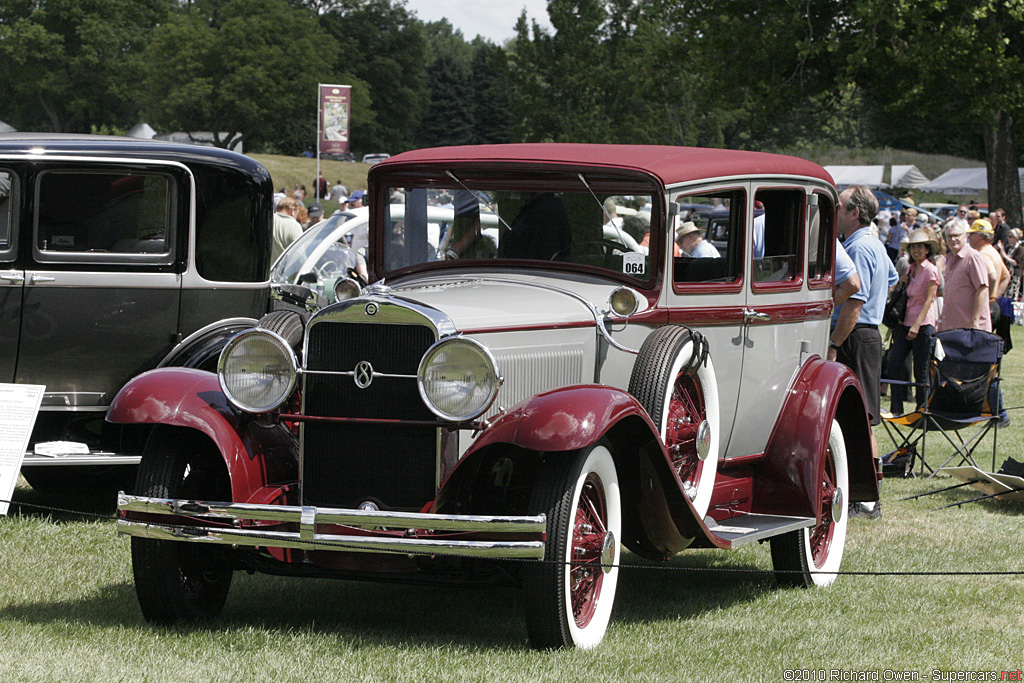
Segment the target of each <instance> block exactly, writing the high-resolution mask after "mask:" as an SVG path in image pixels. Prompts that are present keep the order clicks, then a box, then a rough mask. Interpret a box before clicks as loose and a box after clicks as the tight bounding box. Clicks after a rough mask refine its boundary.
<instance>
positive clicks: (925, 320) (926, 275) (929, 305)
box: [886, 230, 939, 415]
mask: <svg viewBox="0 0 1024 683" xmlns="http://www.w3.org/2000/svg"><path fill="white" fill-rule="evenodd" d="M906 246H907V251H908V252H909V253H910V268H909V269H908V271H907V275H906V282H907V313H906V316H905V317H904V318H903V321H902V323H901V324H900V325H899V327H897V328H896V329H895V330H893V339H892V347H891V348H890V349H889V364H888V367H887V368H886V376H887V377H888V378H890V379H903V378H904V377H903V375H904V374H905V373H904V364H905V362H906V360H907V355H908V353H911V352H913V355H914V381H915V382H917V383H919V384H920V383H926V382H927V376H928V374H927V373H928V348H929V346H930V345H931V339H932V335H933V334H934V333H935V324H936V322H937V320H938V314H937V312H936V310H935V296H936V293H937V292H938V289H939V269H938V268H937V267H936V266H935V264H934V263H933V262H932V261H931V259H932V258H933V257H934V255H935V250H936V248H937V244H936V242H935V239H934V238H933V237H932V236H931V235H930V234H929V233H928V231H926V230H914V231H913V232H912V233H910V237H909V239H908V242H907V245H906ZM915 390H916V391H915V399H916V400H917V405H918V406H920V405H921V404H922V403H924V401H925V398H926V397H927V395H928V389H927V387H926V386H917V387H915ZM906 393H907V392H906V387H905V386H904V385H901V384H894V385H892V401H891V405H890V410H891V412H892V413H893V414H894V415H902V414H903V400H904V398H905V397H906Z"/></svg>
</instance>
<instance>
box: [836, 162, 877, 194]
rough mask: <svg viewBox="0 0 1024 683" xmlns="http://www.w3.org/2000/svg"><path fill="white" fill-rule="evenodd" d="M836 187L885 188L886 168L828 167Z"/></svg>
mask: <svg viewBox="0 0 1024 683" xmlns="http://www.w3.org/2000/svg"><path fill="white" fill-rule="evenodd" d="M825 170H826V171H828V173H829V175H831V176H832V180H834V181H835V183H836V187H838V188H840V189H844V188H846V187H849V186H850V185H867V186H868V187H870V188H879V187H884V184H883V183H882V174H883V173H884V172H885V166H826V167H825Z"/></svg>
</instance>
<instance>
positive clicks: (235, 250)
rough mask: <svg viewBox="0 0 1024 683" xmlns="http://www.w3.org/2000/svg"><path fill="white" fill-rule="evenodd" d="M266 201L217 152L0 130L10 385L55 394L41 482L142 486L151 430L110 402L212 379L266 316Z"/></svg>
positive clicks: (0, 312) (244, 168)
mask: <svg viewBox="0 0 1024 683" xmlns="http://www.w3.org/2000/svg"><path fill="white" fill-rule="evenodd" d="M270 194H271V184H270V177H269V175H268V173H267V171H266V170H265V169H264V168H263V167H262V166H260V165H259V164H258V163H256V162H255V161H253V160H251V159H249V158H248V157H245V156H242V155H240V154H235V153H232V152H227V151H223V150H219V149H215V148H213V147H204V146H198V145H181V144H172V143H164V142H154V141H143V140H138V139H129V138H113V137H102V136H70V135H42V134H32V133H11V134H2V135H0V381H2V382H17V383H25V384H43V385H46V393H45V396H44V398H43V402H42V408H41V410H40V413H39V415H38V417H37V419H36V423H35V429H34V431H33V432H32V436H31V439H30V442H29V450H28V453H26V455H25V459H24V464H23V467H22V474H24V476H25V478H26V479H27V480H28V481H29V483H30V484H32V486H33V487H36V488H43V489H45V488H52V487H58V486H61V487H74V488H77V489H81V490H88V489H92V488H94V487H97V486H103V485H109V484H111V482H114V483H115V484H116V483H120V482H123V481H124V480H125V477H126V476H127V477H128V481H129V485H130V480H131V478H133V476H134V475H133V474H132V473H131V468H127V469H126V468H125V467H124V466H133V465H135V464H137V463H138V462H139V458H140V456H141V453H142V450H143V446H144V443H145V441H146V438H147V435H148V434H149V432H150V431H151V430H150V429H148V428H143V429H139V428H137V427H132V426H124V425H115V424H112V423H109V422H106V421H104V419H103V418H104V415H105V414H106V412H107V409H108V408H109V406H110V402H111V400H112V399H113V397H114V395H115V394H116V393H117V392H118V390H120V389H121V387H122V386H124V384H125V383H126V382H127V381H128V380H129V379H131V378H132V377H134V376H136V375H138V374H139V373H141V372H144V371H146V370H151V369H153V368H156V367H164V366H170V365H174V366H182V367H201V368H205V369H207V370H215V369H216V362H217V357H218V354H219V353H220V349H221V347H222V346H223V344H224V343H225V342H226V341H227V339H228V338H230V337H231V336H232V335H234V334H235V333H236V332H238V331H239V330H242V329H246V328H249V327H251V326H252V325H253V324H254V323H255V322H256V321H257V320H258V319H259V318H260V317H261V316H262V315H263V314H264V313H265V312H266V306H267V295H268V291H269V282H268V281H267V275H266V274H267V269H268V268H269V266H270V263H269V258H270V219H271V213H270V211H271V208H270ZM114 490H115V491H116V489H114Z"/></svg>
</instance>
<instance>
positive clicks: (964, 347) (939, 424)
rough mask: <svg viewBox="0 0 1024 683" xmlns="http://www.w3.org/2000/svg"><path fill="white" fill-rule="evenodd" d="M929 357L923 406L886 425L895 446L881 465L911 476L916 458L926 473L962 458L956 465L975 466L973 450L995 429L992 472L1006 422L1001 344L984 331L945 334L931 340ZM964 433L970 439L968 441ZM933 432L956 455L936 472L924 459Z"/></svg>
mask: <svg viewBox="0 0 1024 683" xmlns="http://www.w3.org/2000/svg"><path fill="white" fill-rule="evenodd" d="M930 356H931V357H930V359H929V361H928V375H929V376H928V384H929V392H928V399H927V401H926V402H925V404H924V405H923V406H921V407H919V408H917V409H916V410H914V411H913V412H910V413H907V414H906V415H894V416H892V417H886V418H885V419H884V420H883V421H882V424H883V425H885V429H886V432H887V433H888V434H889V437H890V438H891V439H892V441H893V444H894V445H895V449H894V450H893V451H892V452H891V453H889V454H888V455H887V456H885V457H884V458H883V467H884V466H885V463H886V462H888V463H890V470H891V469H893V468H894V467H896V463H900V464H901V465H902V466H903V467H904V468H905V473H909V472H910V470H911V469H912V468H913V458H914V457H915V456H916V457H918V458H920V460H921V470H920V471H921V473H922V474H923V473H924V470H925V468H927V469H928V471H929V472H931V473H932V474H933V475H934V473H935V472H936V471H937V470H938V469H942V468H943V467H945V466H946V465H948V464H949V463H950V462H951V461H952V460H953V459H955V458H956V457H958V456H959V458H960V460H959V461H958V462H957V463H956V464H957V465H960V464H963V463H967V464H970V465H973V466H975V467H977V466H978V463H977V462H976V461H975V459H974V452H975V450H976V449H977V448H978V446H979V444H980V443H981V442H982V440H983V439H984V437H985V435H986V434H988V433H989V432H990V431H991V432H992V469H993V470H994V469H995V462H996V449H997V441H998V434H999V425H1000V423H1001V422H1002V421H1003V420H1005V419H1006V411H1004V410H1003V406H1002V397H1001V394H1000V391H999V371H1000V364H1001V362H1002V358H1003V340H1002V339H1000V338H999V337H998V336H996V335H994V334H991V333H989V332H983V331H981V330H971V329H959V330H946V331H944V332H939V333H937V334H936V335H935V336H934V337H933V338H932V345H931V353H930ZM963 431H967V432H970V436H968V437H967V438H966V439H965V438H964V436H963V434H962V433H961V432H963ZM929 432H939V433H940V434H942V436H943V437H944V438H945V439H946V441H947V442H949V444H950V445H951V446H952V447H953V454H952V455H950V456H949V457H948V458H946V460H945V461H944V462H943V463H942V465H940V466H939V467H938V468H935V469H933V468H932V467H931V465H929V464H928V462H927V461H926V460H925V444H926V439H927V436H928V433H929ZM954 437H956V438H955V439H954Z"/></svg>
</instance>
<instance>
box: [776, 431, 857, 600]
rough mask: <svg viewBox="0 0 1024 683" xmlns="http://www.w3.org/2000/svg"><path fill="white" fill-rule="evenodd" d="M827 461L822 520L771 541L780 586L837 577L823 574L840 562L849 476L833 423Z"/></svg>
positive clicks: (806, 585)
mask: <svg viewBox="0 0 1024 683" xmlns="http://www.w3.org/2000/svg"><path fill="white" fill-rule="evenodd" d="M826 458H827V460H826V461H825V473H824V475H823V476H822V481H821V486H820V488H819V491H818V493H819V496H818V506H819V509H820V511H821V521H820V522H819V523H818V524H817V525H815V526H813V527H811V528H809V529H801V530H799V531H791V532H789V533H787V534H783V535H781V536H776V537H774V538H772V539H771V541H770V543H771V548H772V565H773V567H774V568H775V570H776V572H777V573H776V574H775V579H776V581H778V583H779V584H781V585H783V586H799V587H803V588H809V587H811V586H828V585H829V584H831V583H832V582H833V581H835V580H836V574H834V573H824V572H837V571H839V567H840V565H841V564H842V562H843V549H844V547H845V546H846V524H847V522H848V518H849V515H848V514H847V510H846V506H847V504H848V503H849V497H848V493H849V484H850V477H849V470H848V468H847V464H846V442H845V441H844V440H843V430H842V429H841V428H840V427H839V423H838V422H836V421H835V420H832V428H831V430H830V431H829V436H828V450H827V452H826ZM837 492H838V493H837Z"/></svg>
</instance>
